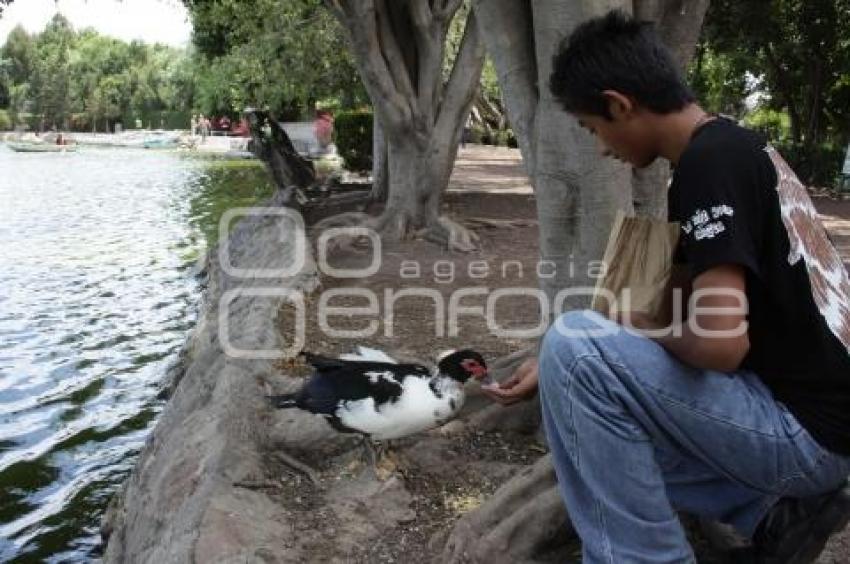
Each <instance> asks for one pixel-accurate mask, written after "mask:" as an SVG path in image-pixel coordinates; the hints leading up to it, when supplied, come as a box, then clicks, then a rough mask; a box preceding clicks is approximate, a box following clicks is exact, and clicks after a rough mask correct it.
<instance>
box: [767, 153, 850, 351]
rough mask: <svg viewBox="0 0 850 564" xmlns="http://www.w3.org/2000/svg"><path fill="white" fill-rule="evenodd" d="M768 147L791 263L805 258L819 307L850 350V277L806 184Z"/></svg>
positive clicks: (813, 293) (831, 328)
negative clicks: (822, 222) (807, 190)
mask: <svg viewBox="0 0 850 564" xmlns="http://www.w3.org/2000/svg"><path fill="white" fill-rule="evenodd" d="M765 151H767V154H768V155H769V156H770V160H771V161H773V166H774V168H775V169H776V178H777V182H776V192H777V194H778V195H779V205H780V208H781V210H782V223H783V224H784V225H785V229H786V231H788V241H789V243H790V247H791V249H790V251H789V253H788V263H789V264H797V263H798V262H799V261H800V259H803V260H805V263H806V272H807V273H808V275H809V282H810V284H811V286H812V295H813V297H814V299H815V303H816V304H817V306H818V310H819V311H820V314H821V315H822V316H823V318H824V319H825V320H826V323H827V325H829V328H830V330H831V331H832V333H833V334H834V335H835V336H836V337H838V339H839V340H840V341H841V343H842V344H843V345H844V346H845V347H847V350H848V351H850V277H848V275H847V270H846V269H845V268H844V263H843V262H842V260H841V256H840V255H839V254H838V251H837V250H836V249H835V246H834V245H833V244H832V243H831V242H830V240H829V238H828V237H827V236H826V230H825V229H824V227H823V224H821V222H820V218H819V217H818V212H817V210H816V209H815V206H814V204H812V200H811V198H809V195H808V193H807V192H806V188H805V186H803V184H802V182H800V180H799V179H798V178H797V176H796V175H795V174H794V171H793V170H791V167H789V166H788V163H786V162H785V160H784V159H783V158H782V157H781V156H780V155H779V153H777V152H776V149H774V148H773V147H771V146H767V147H766V148H765Z"/></svg>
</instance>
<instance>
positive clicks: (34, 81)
mask: <svg viewBox="0 0 850 564" xmlns="http://www.w3.org/2000/svg"><path fill="white" fill-rule="evenodd" d="M195 82H196V77H195V65H194V61H193V56H192V54H191V53H189V52H187V51H186V50H181V49H174V48H171V47H167V46H164V45H146V44H144V43H141V42H138V41H133V42H131V43H125V42H123V41H120V40H118V39H114V38H111V37H106V36H103V35H100V34H99V33H97V32H96V31H94V30H92V29H84V30H82V31H80V32H77V31H75V30H74V29H73V28H72V27H71V25H70V24H69V22H68V21H67V20H66V19H65V18H64V17H63V16H61V15H57V16H55V17H54V18H53V19H52V20H51V21H50V22H49V23H48V25H47V27H46V28H45V29H44V30H43V31H42V32H41V33H38V34H34V35H30V34H28V33H27V32H26V31H24V30H23V29H22V28H20V27H17V28H15V29H14V30H12V32H11V33H10V34H9V37H8V39H7V41H6V43H5V44H4V45H3V47H2V48H0V107H8V108H9V114H10V117H11V119H12V120H13V121H15V122H16V123H18V122H20V121H21V120H23V119H24V116H25V115H27V114H31V115H34V116H36V117H35V118H32V119H30V120H29V121H30V123H31V124H32V125H34V126H36V127H39V126H41V127H54V126H55V127H58V128H63V127H68V126H70V127H73V128H76V129H81V128H86V129H89V128H90V129H93V130H94V129H99V130H104V129H108V128H109V127H110V126H111V125H112V124H114V123H115V122H118V121H122V120H125V119H128V118H132V117H135V116H138V117H144V118H146V119H145V123H146V124H148V123H150V122H151V121H154V124H155V125H158V123H157V122H158V121H159V120H158V118H156V119H154V118H153V117H152V116H154V115H156V114H157V112H175V111H182V112H185V113H186V114H188V113H189V112H190V111H191V110H192V108H193V98H194V92H195ZM185 121H186V123H185V124H183V126H184V127H188V117H186V119H185Z"/></svg>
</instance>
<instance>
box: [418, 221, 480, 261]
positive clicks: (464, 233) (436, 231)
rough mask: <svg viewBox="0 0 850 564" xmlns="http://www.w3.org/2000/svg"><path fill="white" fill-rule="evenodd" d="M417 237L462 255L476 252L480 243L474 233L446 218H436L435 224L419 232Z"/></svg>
mask: <svg viewBox="0 0 850 564" xmlns="http://www.w3.org/2000/svg"><path fill="white" fill-rule="evenodd" d="M419 235H421V236H422V237H423V238H424V239H425V240H426V241H431V242H432V243H437V244H440V245H444V246H445V247H446V248H448V249H449V250H451V251H460V252H462V253H469V252H472V251H475V250H478V242H479V241H480V238H479V237H478V235H477V234H475V232H474V231H470V230H469V229H467V228H466V227H464V226H462V225H460V224H459V223H457V222H455V221H453V220H451V219H449V218H448V217H446V216H440V217H439V218H437V221H436V223H432V224H431V225H429V226H428V227H426V228H425V229H423V230H422V231H420V233H419Z"/></svg>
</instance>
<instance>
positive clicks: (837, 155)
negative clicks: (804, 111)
mask: <svg viewBox="0 0 850 564" xmlns="http://www.w3.org/2000/svg"><path fill="white" fill-rule="evenodd" d="M775 147H776V149H777V150H778V151H779V153H780V154H781V155H782V156H783V157H785V160H786V161H788V164H789V165H791V168H792V169H794V172H796V173H797V176H798V177H799V178H800V180H802V181H803V183H804V184H807V185H810V186H835V184H836V180H837V179H838V175H839V174H840V173H841V166H842V165H843V164H844V147H839V146H838V145H833V144H831V143H821V144H820V145H812V146H808V145H804V144H798V143H793V142H787V143H776V144H775Z"/></svg>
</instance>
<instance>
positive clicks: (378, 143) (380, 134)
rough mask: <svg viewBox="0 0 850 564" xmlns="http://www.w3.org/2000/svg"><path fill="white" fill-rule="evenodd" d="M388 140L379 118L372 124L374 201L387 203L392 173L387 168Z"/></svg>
mask: <svg viewBox="0 0 850 564" xmlns="http://www.w3.org/2000/svg"><path fill="white" fill-rule="evenodd" d="M388 162H389V157H388V156H387V138H386V135H385V134H384V128H383V127H382V126H381V122H380V120H379V119H378V116H377V115H375V116H374V123H373V124H372V194H371V197H372V200H373V201H375V202H385V201H386V200H387V195H388V194H389V177H390V171H389V167H388V166H387V165H388Z"/></svg>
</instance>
